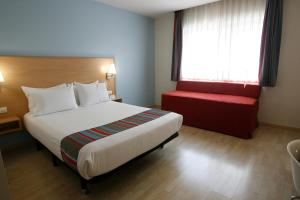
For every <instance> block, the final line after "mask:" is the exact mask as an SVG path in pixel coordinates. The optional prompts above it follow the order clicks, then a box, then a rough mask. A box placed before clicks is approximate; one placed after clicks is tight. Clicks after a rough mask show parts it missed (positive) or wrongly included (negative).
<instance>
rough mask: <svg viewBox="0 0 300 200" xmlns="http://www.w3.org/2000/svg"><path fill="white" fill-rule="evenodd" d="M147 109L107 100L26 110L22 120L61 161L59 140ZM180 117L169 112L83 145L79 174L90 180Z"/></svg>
mask: <svg viewBox="0 0 300 200" xmlns="http://www.w3.org/2000/svg"><path fill="white" fill-rule="evenodd" d="M148 109H149V108H145V107H139V106H133V105H129V104H124V103H118V102H114V101H109V102H105V103H101V104H97V105H92V106H87V107H79V108H78V109H74V110H69V111H63V112H57V113H52V114H48V115H43V116H33V115H31V114H30V113H27V114H26V115H25V116H24V123H25V126H26V129H27V130H28V132H29V133H30V134H31V135H32V136H33V137H34V138H35V139H37V140H38V141H40V142H41V143H42V144H43V145H44V146H46V147H47V148H48V149H49V150H50V151H51V152H52V153H53V154H55V155H56V156H57V157H58V158H60V159H61V160H62V156H61V153H60V143H61V141H62V139H63V138H64V137H66V136H68V135H70V134H72V133H75V132H78V131H82V130H86V129H90V128H94V127H97V126H101V125H105V124H108V123H110V122H114V121H117V120H120V119H123V118H126V117H129V116H132V115H135V114H138V113H141V112H143V111H146V110H148ZM182 119H183V118H182V116H181V115H179V114H176V113H169V114H167V115H164V116H162V117H160V118H158V119H156V120H153V121H150V122H147V123H145V124H142V125H140V126H136V127H134V128H131V129H127V130H125V131H122V132H120V133H117V134H114V135H111V136H109V137H105V138H103V139H100V140H97V141H94V142H92V143H89V144H87V145H85V146H84V147H83V148H82V149H81V150H80V152H79V155H78V159H77V169H78V172H79V174H80V175H81V176H82V177H84V178H85V179H87V180H89V179H91V178H93V177H95V176H98V175H101V174H104V173H107V172H109V171H111V170H113V169H115V168H117V167H119V166H121V165H122V164H124V163H126V162H128V161H129V160H131V159H133V158H135V157H137V156H138V155H140V154H142V153H144V152H146V151H148V150H150V149H152V148H154V147H156V146H157V145H159V144H160V143H162V142H163V141H164V140H166V139H167V138H169V137H170V136H171V135H173V134H174V133H176V132H178V131H179V130H180V128H181V125H182Z"/></svg>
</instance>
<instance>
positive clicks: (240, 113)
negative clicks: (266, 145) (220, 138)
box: [161, 81, 260, 139]
mask: <svg viewBox="0 0 300 200" xmlns="http://www.w3.org/2000/svg"><path fill="white" fill-rule="evenodd" d="M259 96H260V86H258V85H250V84H247V85H244V84H239V83H222V82H198V81H179V82H178V83H177V87H176V91H172V92H167V93H164V94H162V103H161V107H162V109H163V110H169V111H173V112H177V113H179V114H182V115H183V124H185V125H188V126H194V127H198V128H203V129H207V130H212V131H217V132H221V133H225V134H228V135H232V136H236V137H240V138H245V139H247V138H251V137H252V135H251V134H252V132H253V131H254V130H255V128H256V127H257V124H258V123H257V111H258V100H259Z"/></svg>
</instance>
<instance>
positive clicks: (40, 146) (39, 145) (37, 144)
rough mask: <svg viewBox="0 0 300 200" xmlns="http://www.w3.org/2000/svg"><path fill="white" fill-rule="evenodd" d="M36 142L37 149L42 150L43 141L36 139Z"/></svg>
mask: <svg viewBox="0 0 300 200" xmlns="http://www.w3.org/2000/svg"><path fill="white" fill-rule="evenodd" d="M35 144H36V150H37V151H40V150H41V149H42V145H41V143H40V142H39V141H37V140H36V141H35Z"/></svg>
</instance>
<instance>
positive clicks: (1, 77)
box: [0, 71, 5, 83]
mask: <svg viewBox="0 0 300 200" xmlns="http://www.w3.org/2000/svg"><path fill="white" fill-rule="evenodd" d="M4 81H5V80H4V77H3V75H2V73H1V71H0V83H3V82H4Z"/></svg>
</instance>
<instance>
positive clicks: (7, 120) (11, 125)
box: [0, 116, 22, 135]
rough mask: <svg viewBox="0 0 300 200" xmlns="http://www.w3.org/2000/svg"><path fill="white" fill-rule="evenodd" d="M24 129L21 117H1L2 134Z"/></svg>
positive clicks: (0, 131) (0, 129) (0, 130)
mask: <svg viewBox="0 0 300 200" xmlns="http://www.w3.org/2000/svg"><path fill="white" fill-rule="evenodd" d="M21 130H22V125H21V119H20V118H19V117H16V116H3V117H0V135H4V134H7V133H13V132H17V131H21Z"/></svg>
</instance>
